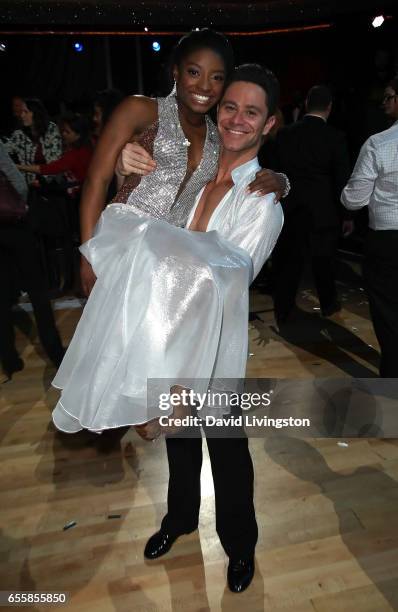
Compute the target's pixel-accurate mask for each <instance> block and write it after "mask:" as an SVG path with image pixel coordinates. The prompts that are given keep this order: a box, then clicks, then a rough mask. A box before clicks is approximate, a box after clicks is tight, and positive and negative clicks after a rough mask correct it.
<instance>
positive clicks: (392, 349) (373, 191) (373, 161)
mask: <svg viewBox="0 0 398 612" xmlns="http://www.w3.org/2000/svg"><path fill="white" fill-rule="evenodd" d="M383 107H384V112H385V113H386V115H387V116H388V117H389V118H390V119H391V120H392V121H394V123H393V125H392V126H391V127H390V128H389V129H388V130H385V131H383V132H379V133H378V134H374V135H373V136H371V137H370V138H369V139H368V140H367V141H366V142H365V144H364V145H363V147H362V149H361V151H360V153H359V157H358V160H357V163H356V165H355V168H354V171H353V173H352V175H351V178H350V180H349V181H348V183H347V186H346V187H345V188H344V191H343V193H342V198H341V201H342V202H343V204H344V206H346V208H348V209H349V210H359V209H361V208H363V207H364V206H368V208H369V230H368V234H367V237H366V240H365V261H364V279H365V286H366V291H367V294H368V297H369V307H370V314H371V317H372V321H373V325H374V329H375V332H376V336H377V340H378V341H379V344H380V351H381V361H380V376H382V377H384V378H396V377H398V280H397V279H398V78H395V79H393V80H392V81H390V82H389V84H388V86H387V87H386V89H385V91H384V97H383Z"/></svg>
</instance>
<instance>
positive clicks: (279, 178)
mask: <svg viewBox="0 0 398 612" xmlns="http://www.w3.org/2000/svg"><path fill="white" fill-rule="evenodd" d="M287 187H288V181H287V178H286V177H285V175H284V174H280V173H278V172H274V171H273V170H268V169H266V168H264V169H262V170H259V171H258V172H257V174H256V178H255V179H254V181H253V182H252V183H250V185H249V186H248V191H249V192H250V193H254V192H256V193H257V194H258V195H267V194H268V193H275V195H276V202H279V200H280V199H281V197H282V196H284V195H287V194H286V193H285V192H286V190H287Z"/></svg>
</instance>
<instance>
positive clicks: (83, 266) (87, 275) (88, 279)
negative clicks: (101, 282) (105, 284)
mask: <svg viewBox="0 0 398 612" xmlns="http://www.w3.org/2000/svg"><path fill="white" fill-rule="evenodd" d="M96 280H97V277H96V276H95V274H94V271H93V268H92V266H91V264H89V263H88V261H87V259H86V258H85V257H83V255H82V257H81V261H80V281H81V284H82V289H83V293H84V295H86V296H87V297H88V296H89V295H90V293H91V291H92V288H93V287H94V284H95V281H96Z"/></svg>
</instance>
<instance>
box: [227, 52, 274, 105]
mask: <svg viewBox="0 0 398 612" xmlns="http://www.w3.org/2000/svg"><path fill="white" fill-rule="evenodd" d="M237 81H245V82H246V83H254V84H255V85H258V86H259V87H261V88H262V89H263V90H264V92H265V97H266V101H267V106H268V116H271V115H274V114H275V112H276V109H277V106H278V102H279V81H278V79H277V78H276V76H275V75H274V73H273V72H272V71H271V70H269V69H268V68H265V67H264V66H261V65H260V64H241V65H240V66H238V67H237V68H235V70H234V71H233V72H232V74H231V76H230V77H229V79H228V80H227V82H226V84H225V90H224V92H225V91H226V90H227V89H228V87H229V86H230V85H232V83H236V82H237Z"/></svg>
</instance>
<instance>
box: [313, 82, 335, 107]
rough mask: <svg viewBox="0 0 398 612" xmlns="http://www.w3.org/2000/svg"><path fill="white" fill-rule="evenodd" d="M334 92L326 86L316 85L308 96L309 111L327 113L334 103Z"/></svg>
mask: <svg viewBox="0 0 398 612" xmlns="http://www.w3.org/2000/svg"><path fill="white" fill-rule="evenodd" d="M332 100H333V97H332V92H331V91H330V89H329V87H326V85H314V87H311V89H310V90H309V92H308V95H307V111H308V112H312V111H325V110H327V109H328V107H329V105H330V104H331V103H332Z"/></svg>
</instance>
